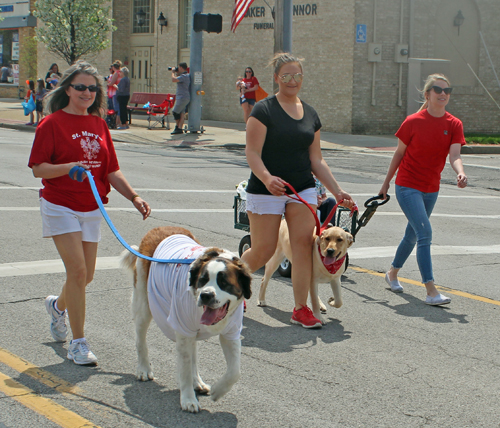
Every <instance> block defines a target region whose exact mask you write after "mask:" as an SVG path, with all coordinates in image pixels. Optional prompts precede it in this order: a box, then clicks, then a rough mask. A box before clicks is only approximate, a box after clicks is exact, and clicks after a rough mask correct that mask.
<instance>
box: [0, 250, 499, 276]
mask: <svg viewBox="0 0 500 428" xmlns="http://www.w3.org/2000/svg"><path fill="white" fill-rule="evenodd" d="M396 249H397V247H396V246H388V247H365V248H351V249H350V250H349V257H350V259H351V261H352V262H353V261H355V260H359V259H373V258H384V257H387V258H389V257H391V258H392V257H394V254H395V253H396ZM431 251H432V255H433V256H449V255H464V256H465V255H467V256H470V255H478V254H500V245H484V246H453V245H435V244H433V245H432V246H431ZM412 254H413V255H414V254H415V251H414V252H413V253H412ZM119 262H120V257H98V258H97V262H96V270H109V269H119V268H120V266H119ZM64 272H65V270H64V265H63V263H62V261H61V260H59V259H58V260H36V261H33V262H17V263H3V264H0V277H10V276H25V275H41V274H50V273H64Z"/></svg>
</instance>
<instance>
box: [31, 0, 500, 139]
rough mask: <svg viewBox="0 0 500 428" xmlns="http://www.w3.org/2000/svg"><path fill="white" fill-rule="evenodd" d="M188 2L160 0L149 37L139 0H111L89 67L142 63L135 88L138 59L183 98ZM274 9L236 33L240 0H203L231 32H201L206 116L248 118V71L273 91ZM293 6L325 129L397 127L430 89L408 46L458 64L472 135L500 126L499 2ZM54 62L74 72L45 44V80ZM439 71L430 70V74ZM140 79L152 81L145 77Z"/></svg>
mask: <svg viewBox="0 0 500 428" xmlns="http://www.w3.org/2000/svg"><path fill="white" fill-rule="evenodd" d="M186 1H187V0H175V1H172V0H152V3H151V5H152V10H153V12H152V14H151V20H152V22H151V31H150V33H148V34H133V33H132V28H133V22H134V19H135V17H134V16H133V6H132V0H126V1H121V2H118V1H113V18H114V19H115V25H116V26H117V27H118V30H117V31H116V32H115V33H113V34H112V35H111V36H110V37H111V39H112V47H111V48H110V49H107V50H106V51H105V52H102V53H101V54H99V55H98V56H97V57H96V58H90V60H91V61H92V62H93V63H95V64H96V65H97V66H98V68H99V70H100V71H101V72H102V73H107V71H108V67H109V64H110V63H111V61H112V60H115V59H120V60H121V61H123V62H124V64H125V65H127V66H128V68H129V69H130V70H131V71H132V62H134V65H135V67H134V70H135V76H134V75H133V74H132V75H131V78H132V87H133V88H134V85H135V90H137V88H139V86H138V82H139V78H138V72H137V70H138V61H141V64H142V67H144V64H145V63H144V61H145V58H146V57H147V58H148V59H147V64H148V73H147V76H148V80H147V82H142V83H141V85H142V86H141V88H142V91H149V92H160V93H175V89H176V84H175V83H172V81H171V73H170V72H169V71H168V70H167V67H169V66H174V65H176V64H177V63H178V62H179V60H180V59H181V57H183V55H185V52H184V51H181V49H180V46H179V42H180V40H181V39H182V34H181V33H182V28H184V27H183V13H184V12H183V10H184V6H185V2H186ZM267 3H270V4H271V6H272V5H274V1H268V2H267ZM267 3H266V2H265V1H264V0H255V1H254V2H253V4H252V5H251V8H253V12H252V15H251V16H249V17H247V18H245V19H244V20H243V21H242V22H241V24H240V25H239V26H238V28H237V30H236V33H234V34H233V33H232V32H231V31H230V22H231V14H232V10H233V2H232V1H227V0H205V2H204V11H203V12H204V13H214V14H217V13H218V14H221V15H222V17H223V31H222V33H220V34H215V33H210V34H208V33H203V63H202V67H203V88H202V89H203V90H204V91H205V95H204V96H203V98H202V105H203V111H202V118H203V119H213V120H221V121H232V122H242V121H243V113H242V109H241V107H240V105H239V95H238V91H237V90H236V89H235V81H236V79H237V77H238V76H240V75H242V74H243V71H244V70H245V67H247V66H250V67H252V68H253V69H254V71H255V75H256V76H257V78H258V79H259V81H260V83H261V86H262V87H263V88H264V89H265V90H266V91H267V92H269V93H272V90H273V78H272V70H271V69H270V68H268V67H266V65H267V63H268V61H269V59H270V58H271V57H272V55H273V49H274V30H273V29H272V28H271V27H272V25H273V19H272V16H271V10H270V8H269V6H268V5H267ZM307 7H308V8H309V9H308V10H309V14H307V13H306V12H305V11H306V10H307V9H306V8H307ZM294 8H295V10H296V12H297V13H296V14H294V17H293V53H294V54H296V55H298V56H300V57H302V58H304V60H305V61H304V74H305V79H304V83H303V89H302V92H301V97H302V99H303V100H304V101H306V102H308V103H310V104H311V105H312V106H313V107H314V108H315V109H316V110H317V111H318V113H319V115H320V118H321V121H322V123H323V129H324V130H328V131H335V132H341V133H358V134H390V133H394V132H395V131H396V130H397V128H398V127H399V125H400V124H401V122H402V121H403V120H404V118H405V117H406V115H407V113H408V111H407V102H408V99H409V98H408V89H409V87H411V85H414V86H419V87H422V83H423V79H424V78H425V76H420V82H417V83H414V82H411V83H410V84H409V82H408V78H409V73H408V63H407V62H402V63H399V62H397V61H396V59H395V52H396V51H397V48H396V47H397V46H399V45H403V46H408V48H409V57H410V58H424V59H446V60H449V61H450V67H449V70H450V72H449V74H450V76H449V77H450V79H451V80H452V84H453V86H454V92H453V95H452V97H451V101H450V104H449V111H450V112H451V113H452V114H455V115H456V116H458V117H459V118H460V119H462V121H463V122H464V125H465V130H466V131H481V132H498V130H499V129H500V108H499V107H498V106H497V105H496V103H495V101H496V102H497V103H499V104H500V87H499V84H498V81H497V78H496V77H495V73H494V70H493V67H495V69H496V72H497V75H498V74H500V30H499V28H500V27H499V26H498V23H497V18H496V17H497V16H498V0H481V1H479V0H419V1H415V0H309V2H308V0H294ZM459 10H461V11H462V14H463V16H464V22H463V24H462V26H461V27H460V33H459V32H458V30H459V29H458V28H457V27H456V26H454V25H453V21H454V18H455V16H456V15H457V12H458V11H459ZM301 11H302V12H301ZM160 12H163V14H164V15H165V17H166V18H167V21H168V26H167V27H164V28H163V32H160V27H159V25H158V23H157V17H158V16H159V14H160ZM359 24H362V25H366V29H367V33H366V41H365V43H359V42H357V41H356V27H357V25H359ZM480 32H481V33H480ZM481 35H482V36H483V38H481ZM483 40H484V43H483ZM373 43H375V44H377V45H379V46H380V47H381V53H380V56H379V57H380V61H379V62H376V63H375V62H373V61H371V59H373V58H371V55H370V52H371V48H372V47H373V45H372V44H373ZM485 45H486V46H485ZM486 48H488V51H489V57H488V52H487V50H486ZM490 58H491V62H492V63H493V67H492V64H491V62H490ZM52 62H57V63H58V64H60V68H61V69H64V68H65V67H66V66H65V65H64V64H63V62H62V60H60V59H58V58H57V57H55V56H54V55H50V54H48V53H47V52H46V51H45V50H44V47H43V46H39V49H38V74H39V75H40V76H42V75H43V76H42V77H44V76H45V73H46V70H47V69H48V67H49V66H50V64H51V63H52ZM188 63H189V61H188ZM430 64H431V63H430ZM188 65H189V64H188ZM469 65H470V67H469ZM431 69H432V65H429V64H428V65H426V67H425V70H426V72H430V70H431ZM474 73H475V74H476V76H477V77H476V76H475V75H474ZM141 75H142V79H143V80H144V72H143V70H142V73H141ZM417 80H419V79H417ZM479 80H480V81H481V82H482V84H481V83H480V82H479ZM145 85H147V86H145ZM483 85H484V87H485V88H486V89H487V90H486V89H485V88H484V87H483ZM145 89H146V90H145ZM488 91H489V94H488ZM492 98H493V99H494V100H495V101H494V100H493V99H492Z"/></svg>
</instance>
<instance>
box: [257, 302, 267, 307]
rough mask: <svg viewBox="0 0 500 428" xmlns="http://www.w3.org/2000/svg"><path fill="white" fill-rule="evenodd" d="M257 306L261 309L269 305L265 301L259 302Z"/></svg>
mask: <svg viewBox="0 0 500 428" xmlns="http://www.w3.org/2000/svg"><path fill="white" fill-rule="evenodd" d="M257 306H260V307H262V308H263V307H265V306H267V303H266V301H265V300H257Z"/></svg>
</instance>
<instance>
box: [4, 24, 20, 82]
mask: <svg viewBox="0 0 500 428" xmlns="http://www.w3.org/2000/svg"><path fill="white" fill-rule="evenodd" d="M18 61H19V32H18V31H17V30H0V66H1V67H2V70H1V75H0V80H1V83H14V77H15V76H14V74H15V72H16V70H19V68H16V67H18V66H17V65H16V64H17V62H18Z"/></svg>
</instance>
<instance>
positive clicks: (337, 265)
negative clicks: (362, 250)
mask: <svg viewBox="0 0 500 428" xmlns="http://www.w3.org/2000/svg"><path fill="white" fill-rule="evenodd" d="M318 252H319V257H320V258H321V263H323V266H324V267H325V268H326V270H327V271H328V272H330V273H331V274H334V273H337V271H338V270H339V269H340V267H341V266H342V264H343V263H344V260H345V257H346V255H347V253H346V254H344V257H341V258H340V259H338V260H337V261H335V262H333V263H332V264H330V265H325V257H323V254H321V248H319V246H318Z"/></svg>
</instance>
